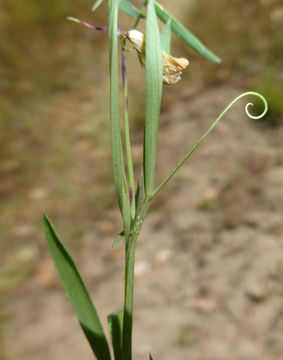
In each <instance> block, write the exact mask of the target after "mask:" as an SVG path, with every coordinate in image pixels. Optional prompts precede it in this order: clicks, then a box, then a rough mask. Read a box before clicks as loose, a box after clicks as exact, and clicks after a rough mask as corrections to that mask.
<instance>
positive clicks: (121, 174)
mask: <svg viewBox="0 0 283 360" xmlns="http://www.w3.org/2000/svg"><path fill="white" fill-rule="evenodd" d="M108 33H109V64H110V133H111V148H112V151H111V152H112V165H113V176H114V185H115V192H116V197H117V200H118V203H119V207H120V210H121V213H122V217H123V223H124V230H125V234H126V236H127V235H128V234H129V232H130V226H131V209H130V197H129V191H128V185H127V180H126V174H125V166H124V155H123V150H122V139H121V127H120V119H119V76H118V63H119V61H118V41H117V37H118V0H113V1H109V32H108Z"/></svg>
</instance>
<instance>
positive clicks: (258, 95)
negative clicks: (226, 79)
mask: <svg viewBox="0 0 283 360" xmlns="http://www.w3.org/2000/svg"><path fill="white" fill-rule="evenodd" d="M247 95H253V96H256V97H258V98H260V99H261V100H262V102H263V105H264V110H263V112H262V113H261V114H260V115H258V116H254V115H252V114H251V113H250V112H249V109H248V108H249V106H252V105H253V104H252V103H248V104H247V105H246V106H245V113H246V114H247V116H248V117H249V118H251V119H260V118H262V117H263V116H264V115H265V114H266V112H267V109H268V106H267V102H266V100H265V98H264V97H263V96H262V95H261V94H259V93H257V92H254V91H248V92H245V93H243V94H241V95H239V96H237V97H236V98H235V99H234V100H233V101H232V102H231V103H230V104H229V105H228V106H227V107H226V108H225V109H224V110H223V111H222V113H221V114H220V115H219V116H218V118H217V119H216V120H215V121H214V123H213V124H212V125H211V126H210V128H209V129H208V130H207V131H206V132H205V133H204V134H203V135H202V137H201V138H200V139H199V141H198V142H197V143H196V144H195V145H194V146H193V147H192V148H191V150H190V151H189V152H188V153H187V154H186V155H185V156H184V157H183V159H182V160H181V161H180V162H179V163H178V165H177V166H176V167H175V169H173V170H172V172H171V173H170V174H169V175H168V176H167V177H166V178H165V180H163V181H162V183H161V184H160V185H159V186H158V187H157V188H156V189H155V190H154V191H153V193H152V197H155V196H156V195H157V194H158V193H159V191H160V190H161V189H162V188H163V187H164V186H165V185H166V184H167V183H168V181H169V180H170V179H171V178H172V177H173V176H174V175H175V174H176V172H177V171H178V170H179V169H180V167H181V166H182V165H183V164H184V162H185V161H186V160H188V158H189V157H190V156H191V155H192V153H193V152H194V151H195V150H196V149H197V148H198V147H199V145H200V144H201V143H202V142H203V140H204V139H205V138H206V137H207V136H208V135H209V134H210V132H211V131H212V130H213V129H214V128H215V126H216V125H217V124H218V122H219V120H220V119H221V118H222V117H223V115H225V114H226V112H227V111H228V110H229V109H230V108H231V107H232V106H233V105H234V104H235V102H237V101H238V100H240V99H241V98H242V97H244V96H247Z"/></svg>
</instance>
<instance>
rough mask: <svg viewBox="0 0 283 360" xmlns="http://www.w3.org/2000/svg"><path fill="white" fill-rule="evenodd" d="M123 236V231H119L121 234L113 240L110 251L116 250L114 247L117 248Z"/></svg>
mask: <svg viewBox="0 0 283 360" xmlns="http://www.w3.org/2000/svg"><path fill="white" fill-rule="evenodd" d="M124 235H125V233H124V231H121V232H120V233H119V235H118V236H117V237H116V239H115V240H114V242H113V245H112V250H115V249H116V247H117V246H118V244H119V242H120V240H121V239H123V237H124Z"/></svg>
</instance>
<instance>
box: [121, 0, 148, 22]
mask: <svg viewBox="0 0 283 360" xmlns="http://www.w3.org/2000/svg"><path fill="white" fill-rule="evenodd" d="M119 9H120V10H121V11H123V12H124V13H125V14H127V15H129V16H132V17H133V18H145V14H144V13H143V12H142V11H140V10H139V9H138V8H136V7H135V6H134V5H133V4H131V3H130V2H129V1H128V0H119Z"/></svg>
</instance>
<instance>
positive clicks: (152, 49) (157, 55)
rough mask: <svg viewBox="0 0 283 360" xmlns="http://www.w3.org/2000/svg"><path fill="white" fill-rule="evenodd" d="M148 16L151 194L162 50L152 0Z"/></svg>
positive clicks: (147, 119) (147, 168) (146, 156)
mask: <svg viewBox="0 0 283 360" xmlns="http://www.w3.org/2000/svg"><path fill="white" fill-rule="evenodd" d="M147 9H148V12H147V19H146V45H145V46H146V49H145V55H146V56H145V77H146V105H145V135H144V184H145V193H146V194H147V195H149V196H150V195H151V193H152V190H153V185H154V175H155V163H156V146H157V133H158V121H159V114H160V104H161V97H162V74H163V65H162V51H161V43H160V34H159V28H158V22H157V17H156V14H155V9H154V5H153V0H149V2H148V8H147Z"/></svg>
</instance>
